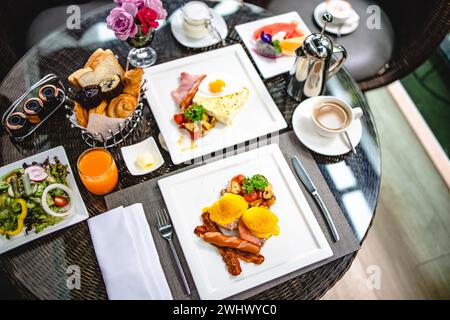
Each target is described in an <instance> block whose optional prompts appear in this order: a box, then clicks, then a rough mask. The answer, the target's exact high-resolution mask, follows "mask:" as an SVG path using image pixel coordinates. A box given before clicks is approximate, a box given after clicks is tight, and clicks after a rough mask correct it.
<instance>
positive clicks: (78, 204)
mask: <svg viewBox="0 0 450 320" xmlns="http://www.w3.org/2000/svg"><path fill="white" fill-rule="evenodd" d="M55 156H56V157H57V158H58V159H59V161H61V163H62V164H67V165H69V175H68V176H67V183H68V185H69V188H70V189H72V191H73V195H74V199H73V200H74V202H75V211H74V212H73V213H72V214H71V215H70V216H68V217H66V218H65V219H64V220H63V221H61V222H59V223H57V224H55V225H53V226H50V227H48V228H45V229H44V230H43V231H41V232H39V233H34V232H32V233H29V234H28V235H26V234H25V230H24V231H23V232H22V233H21V234H18V235H17V236H14V237H12V238H11V239H9V240H8V239H6V238H5V237H4V236H1V237H0V253H3V252H6V251H9V250H11V249H14V248H16V247H18V246H21V245H23V244H25V243H28V242H30V241H33V240H35V239H37V238H40V237H43V236H45V235H47V234H50V233H52V232H55V231H58V230H61V229H64V228H67V227H68V226H71V225H73V224H75V223H78V222H80V221H83V220H86V219H87V218H89V214H88V212H87V210H86V206H85V205H84V202H83V199H82V198H81V194H80V191H79V190H78V186H77V184H76V182H75V179H74V178H73V171H72V168H71V167H70V163H69V159H68V158H67V155H66V151H65V150H64V148H63V147H62V146H59V147H56V148H53V149H50V150H47V151H44V152H41V153H38V154H36V155H34V156H31V157H28V158H26V159H23V160H19V161H16V162H14V163H11V164H8V165H6V166H4V167H1V168H0V176H3V175H4V174H6V173H8V172H9V171H11V170H13V169H16V168H20V167H22V164H23V163H24V162H26V163H32V162H33V161H36V162H43V161H44V160H45V159H47V158H50V160H51V161H53V157H55Z"/></svg>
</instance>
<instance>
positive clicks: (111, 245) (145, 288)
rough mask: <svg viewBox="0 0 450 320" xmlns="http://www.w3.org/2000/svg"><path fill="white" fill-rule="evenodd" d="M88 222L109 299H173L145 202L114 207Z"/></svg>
mask: <svg viewBox="0 0 450 320" xmlns="http://www.w3.org/2000/svg"><path fill="white" fill-rule="evenodd" d="M88 225H89V230H90V232H91V238H92V243H93V244H94V249H95V254H96V255H97V260H98V264H99V265H100V270H101V271H102V275H103V280H104V282H105V285H106V291H107V293H108V297H109V299H111V300H168V299H172V294H171V292H170V289H169V286H168V284H167V280H166V277H165V275H164V272H163V270H162V267H161V263H160V261H159V256H158V252H157V251H156V247H155V243H154V242H153V237H152V235H151V232H150V228H149V225H148V223H147V219H146V218H145V214H144V208H143V207H142V204H140V203H137V204H134V205H132V206H129V207H126V208H123V207H119V208H116V209H113V210H111V211H108V212H106V213H104V214H101V215H98V216H96V217H94V218H91V219H89V220H88Z"/></svg>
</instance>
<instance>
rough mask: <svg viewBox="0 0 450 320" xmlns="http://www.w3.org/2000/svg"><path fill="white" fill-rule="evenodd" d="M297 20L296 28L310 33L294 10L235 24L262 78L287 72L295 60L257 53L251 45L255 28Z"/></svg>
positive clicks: (307, 33)
mask: <svg viewBox="0 0 450 320" xmlns="http://www.w3.org/2000/svg"><path fill="white" fill-rule="evenodd" d="M293 21H295V22H297V23H298V29H301V30H303V32H304V34H305V35H309V34H311V31H309V29H308V27H307V26H306V24H305V23H304V22H303V20H302V18H300V16H299V14H298V13H297V12H295V11H292V12H289V13H285V14H281V15H278V16H274V17H270V18H266V19H261V20H256V21H252V22H248V23H244V24H240V25H237V26H236V27H235V28H236V31H237V33H238V34H239V36H240V37H241V39H242V41H243V42H244V44H245V46H246V47H247V49H248V51H249V52H250V55H251V57H252V59H253V61H254V62H255V63H256V65H257V67H258V69H259V71H260V72H261V74H262V76H263V77H264V79H268V78H272V77H275V76H277V75H279V74H282V73H285V72H288V71H290V70H291V68H292V66H293V65H294V62H295V56H281V57H278V58H276V59H270V58H265V57H262V56H260V55H259V54H257V53H256V52H255V51H254V49H253V47H254V44H253V39H252V36H253V32H255V30H256V29H258V28H260V27H263V26H264V25H268V24H272V23H276V22H293Z"/></svg>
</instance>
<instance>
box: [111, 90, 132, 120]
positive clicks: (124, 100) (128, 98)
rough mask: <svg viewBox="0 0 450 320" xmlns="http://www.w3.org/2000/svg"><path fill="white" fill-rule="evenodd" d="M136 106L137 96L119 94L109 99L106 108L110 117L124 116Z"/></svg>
mask: <svg viewBox="0 0 450 320" xmlns="http://www.w3.org/2000/svg"><path fill="white" fill-rule="evenodd" d="M136 106H137V98H136V97H134V96H132V95H130V94H124V93H123V94H121V95H119V96H118V97H116V98H114V99H112V100H111V102H110V103H109V105H108V109H107V110H106V114H107V116H108V117H110V118H126V117H128V116H129V115H130V114H131V113H132V112H133V111H134V109H135V108H136Z"/></svg>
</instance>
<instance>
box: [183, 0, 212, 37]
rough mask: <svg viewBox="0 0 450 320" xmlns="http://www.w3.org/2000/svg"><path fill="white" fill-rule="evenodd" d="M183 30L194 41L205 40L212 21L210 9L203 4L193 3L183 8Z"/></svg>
mask: <svg viewBox="0 0 450 320" xmlns="http://www.w3.org/2000/svg"><path fill="white" fill-rule="evenodd" d="M182 11H183V30H184V32H185V34H186V35H187V36H188V37H190V38H192V39H201V38H204V37H205V36H206V35H207V34H208V33H209V31H208V28H207V25H208V22H209V21H210V20H211V13H210V8H209V7H208V6H207V5H206V4H205V3H203V2H200V1H191V2H188V3H186V4H185V5H184V6H183V9H182Z"/></svg>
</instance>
